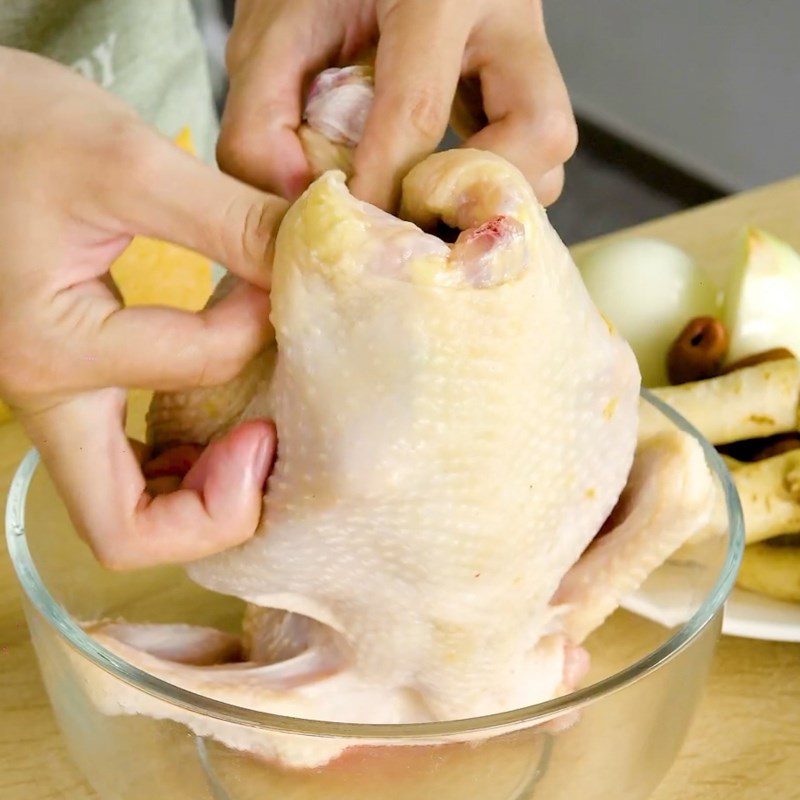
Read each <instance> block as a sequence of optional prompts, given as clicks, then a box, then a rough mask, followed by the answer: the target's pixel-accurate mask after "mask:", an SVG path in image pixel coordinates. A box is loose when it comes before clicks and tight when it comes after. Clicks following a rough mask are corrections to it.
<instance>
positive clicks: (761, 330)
mask: <svg viewBox="0 0 800 800" xmlns="http://www.w3.org/2000/svg"><path fill="white" fill-rule="evenodd" d="M724 321H725V324H726V326H727V328H728V331H729V333H730V337H731V341H730V349H729V350H728V361H730V362H732V361H738V360H739V359H742V358H745V357H746V356H750V355H753V354H754V353H761V352H763V351H765V350H770V349H772V348H776V347H785V348H787V349H788V350H791V351H792V352H793V353H794V354H795V355H796V356H800V254H798V252H797V251H796V250H794V249H793V248H792V247H790V246H789V245H788V244H786V242H783V241H781V240H780V239H777V238H776V237H774V236H771V235H770V234H768V233H766V232H764V231H762V230H759V229H758V228H751V229H750V230H749V231H748V232H747V243H746V249H745V257H744V259H743V260H742V262H741V263H740V264H739V266H738V267H737V268H736V269H735V270H734V271H733V273H732V275H731V278H730V281H729V283H728V287H727V289H726V291H725V310H724Z"/></svg>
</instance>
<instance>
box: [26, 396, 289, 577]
mask: <svg viewBox="0 0 800 800" xmlns="http://www.w3.org/2000/svg"><path fill="white" fill-rule="evenodd" d="M124 403H125V398H124V393H122V392H119V391H118V390H104V391H98V392H92V393H87V394H84V395H79V396H76V397H73V398H72V399H70V400H68V401H66V402H64V403H62V404H60V405H58V406H56V407H54V408H52V409H49V410H48V411H45V412H42V413H40V414H38V415H36V416H34V417H27V418H24V419H23V423H24V424H25V425H26V428H27V429H28V432H29V434H30V435H31V438H32V439H33V441H34V443H35V444H36V446H37V447H38V448H39V451H40V453H41V454H42V458H43V460H44V462H45V464H46V465H47V467H48V470H49V471H50V474H51V475H52V477H53V480H54V481H55V483H56V485H57V487H58V489H59V490H60V492H61V493H62V496H63V497H64V500H65V503H66V505H67V509H68V511H69V513H70V516H71V518H72V520H73V523H74V524H75V526H76V528H77V529H78V531H79V533H80V534H81V536H82V537H83V538H84V539H85V540H86V542H87V543H88V544H89V546H90V547H91V548H92V550H93V551H94V553H95V555H96V556H97V558H98V560H99V561H100V562H101V563H103V564H104V565H105V566H108V567H110V568H113V569H128V568H137V567H145V566H151V565H155V564H164V563H172V562H186V561H190V560H193V559H196V558H201V557H203V556H207V555H211V554H212V553H216V552H219V551H221V550H224V549H226V548H229V547H233V546H235V545H237V544H241V543H242V542H244V541H246V540H247V539H248V538H250V537H251V536H252V535H253V533H254V532H255V530H256V527H257V525H258V521H259V518H260V514H261V506H262V497H263V486H264V482H265V480H266V478H267V475H268V473H269V470H270V468H271V464H272V459H273V456H274V451H275V432H274V428H273V427H272V425H271V424H270V423H267V422H263V421H251V422H247V423H243V424H241V425H239V426H237V427H236V428H234V429H233V430H231V431H230V432H229V433H227V434H226V435H225V436H223V437H222V438H221V439H219V440H217V441H215V442H213V443H212V444H211V445H209V446H208V447H207V448H206V449H205V451H204V452H203V453H202V455H201V456H200V458H199V459H198V460H197V461H196V463H195V464H194V466H193V467H192V468H191V469H190V470H189V472H188V474H187V475H186V477H185V478H184V479H183V482H182V485H181V488H180V489H179V490H178V491H175V492H171V493H169V494H164V495H160V496H158V497H153V496H151V495H150V494H149V493H148V492H147V491H146V485H145V479H144V477H143V475H142V471H141V468H140V466H139V462H138V460H137V458H136V455H135V454H134V451H133V449H132V447H131V445H130V443H129V442H128V440H127V439H126V438H125V435H124V433H123V431H122V417H123V413H124Z"/></svg>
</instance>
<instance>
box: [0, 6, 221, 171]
mask: <svg viewBox="0 0 800 800" xmlns="http://www.w3.org/2000/svg"><path fill="white" fill-rule="evenodd" d="M0 45H5V46H7V47H15V48H18V49H22V50H30V51H32V52H35V53H39V54H40V55H43V56H47V57H48V58H52V59H54V60H56V61H59V62H61V63H62V64H66V65H68V66H69V67H71V68H72V69H73V70H75V71H76V72H78V73H81V74H82V75H84V76H86V77H87V78H90V79H91V80H94V81H96V82H97V83H99V84H100V85H101V86H103V87H104V88H106V89H108V90H109V91H111V92H114V94H116V95H118V96H119V97H121V98H122V99H123V100H125V101H126V102H127V103H129V104H130V105H131V106H133V107H134V108H135V109H136V110H137V111H138V112H139V114H140V115H141V116H142V117H143V118H144V119H146V120H147V121H148V122H150V123H151V124H153V125H155V126H156V127H157V128H158V129H159V130H161V131H162V133H164V134H166V135H167V136H169V137H170V138H174V137H175V136H176V135H177V134H178V133H179V132H180V131H181V129H182V128H184V127H185V126H188V127H189V128H190V130H191V132H192V138H193V140H194V143H195V147H196V148H197V150H198V154H199V155H200V156H201V157H202V158H204V159H206V160H207V161H209V162H210V161H212V160H213V152H214V142H215V141H216V136H217V120H216V114H215V111H214V105H213V101H212V98H211V84H210V80H209V76H208V66H207V63H206V57H205V52H204V50H203V45H202V41H201V39H200V35H199V33H198V31H197V28H196V26H195V21H194V16H193V13H192V10H191V8H190V5H189V0H0Z"/></svg>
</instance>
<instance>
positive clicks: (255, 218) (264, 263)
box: [222, 197, 287, 272]
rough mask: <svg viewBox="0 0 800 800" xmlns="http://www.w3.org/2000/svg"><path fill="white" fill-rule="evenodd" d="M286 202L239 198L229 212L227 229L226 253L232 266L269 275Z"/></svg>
mask: <svg viewBox="0 0 800 800" xmlns="http://www.w3.org/2000/svg"><path fill="white" fill-rule="evenodd" d="M286 206H287V204H286V202H285V201H283V200H279V199H278V198H276V197H259V198H258V199H250V198H237V199H236V200H234V201H233V202H232V203H231V204H230V206H229V207H228V209H227V212H226V219H225V224H224V226H223V231H224V235H225V236H226V241H224V242H223V243H222V247H223V252H225V253H227V254H229V263H228V265H229V266H231V265H234V266H235V265H241V266H243V267H245V268H250V269H255V270H256V271H258V272H262V271H263V272H266V271H267V270H268V269H269V268H270V266H271V264H272V253H273V247H274V243H275V229H276V225H277V222H278V221H279V219H280V218H281V217H282V216H283V212H284V211H285V209H286Z"/></svg>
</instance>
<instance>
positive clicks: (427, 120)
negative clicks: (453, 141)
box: [403, 86, 450, 145]
mask: <svg viewBox="0 0 800 800" xmlns="http://www.w3.org/2000/svg"><path fill="white" fill-rule="evenodd" d="M403 114H404V116H405V117H406V120H407V122H408V124H409V126H410V127H411V129H412V130H414V131H415V132H416V133H417V134H418V135H419V136H420V137H421V138H422V139H423V140H424V141H425V142H428V143H431V144H434V145H436V144H438V143H439V141H440V140H441V138H442V136H443V134H444V131H445V129H446V127H447V121H448V119H449V117H450V106H449V104H448V103H447V102H446V101H445V100H444V98H443V97H442V95H441V93H440V92H438V91H436V90H435V89H434V88H432V87H428V86H421V87H417V88H415V89H413V90H411V91H410V92H409V93H408V94H407V96H406V98H405V102H404V104H403Z"/></svg>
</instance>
